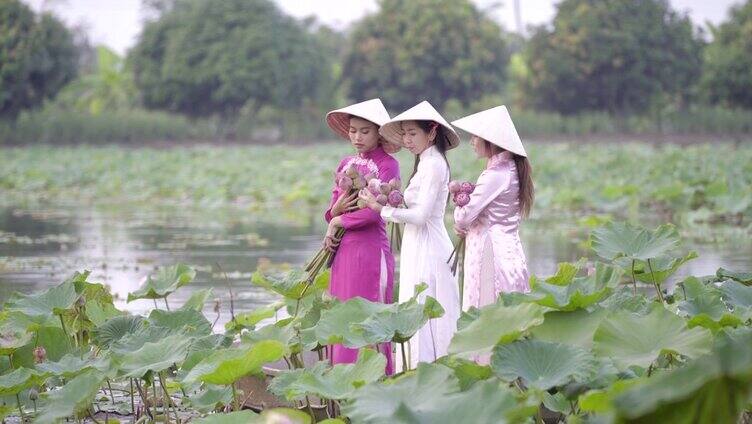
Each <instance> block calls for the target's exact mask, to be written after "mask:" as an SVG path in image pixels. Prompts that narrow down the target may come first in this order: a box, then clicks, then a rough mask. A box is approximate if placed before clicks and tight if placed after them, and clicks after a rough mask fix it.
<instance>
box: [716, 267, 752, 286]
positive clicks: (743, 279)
mask: <svg viewBox="0 0 752 424" xmlns="http://www.w3.org/2000/svg"><path fill="white" fill-rule="evenodd" d="M715 275H716V276H717V277H718V278H719V279H720V280H727V279H730V280H734V281H737V282H739V283H742V284H744V285H745V286H749V285H752V272H734V271H729V270H728V269H724V268H718V270H717V271H716V272H715Z"/></svg>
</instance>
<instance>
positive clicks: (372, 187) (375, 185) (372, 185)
mask: <svg viewBox="0 0 752 424" xmlns="http://www.w3.org/2000/svg"><path fill="white" fill-rule="evenodd" d="M379 186H381V181H379V179H378V178H371V179H370V180H368V191H370V192H371V194H373V195H374V196H378V195H379V193H380V191H379Z"/></svg>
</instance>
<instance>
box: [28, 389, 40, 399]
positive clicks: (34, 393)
mask: <svg viewBox="0 0 752 424" xmlns="http://www.w3.org/2000/svg"><path fill="white" fill-rule="evenodd" d="M37 399H39V390H37V388H36V387H32V388H31V389H29V400H32V401H36V400H37Z"/></svg>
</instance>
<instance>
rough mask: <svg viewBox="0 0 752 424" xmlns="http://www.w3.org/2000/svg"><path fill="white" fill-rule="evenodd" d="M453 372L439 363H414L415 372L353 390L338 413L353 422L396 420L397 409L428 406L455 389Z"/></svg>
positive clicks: (414, 409)
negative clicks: (351, 395) (415, 365)
mask: <svg viewBox="0 0 752 424" xmlns="http://www.w3.org/2000/svg"><path fill="white" fill-rule="evenodd" d="M459 388H460V387H459V382H458V381H457V379H456V378H455V377H454V372H453V371H452V370H451V369H449V368H447V367H445V366H443V365H435V364H427V363H423V362H421V363H418V367H417V369H416V371H415V373H413V374H410V375H407V376H405V377H403V378H400V379H398V380H394V381H388V382H379V383H373V384H369V385H367V386H365V387H362V388H361V389H360V390H358V391H356V392H355V393H354V394H353V397H352V398H351V402H348V403H347V404H343V405H342V413H343V414H344V415H345V416H347V417H349V418H350V419H351V420H352V421H353V422H373V423H390V422H400V421H399V420H398V419H397V418H396V417H397V414H398V413H400V411H402V410H404V409H406V408H409V410H411V411H424V410H427V409H431V408H432V407H433V406H434V405H435V403H436V402H437V401H438V400H441V399H446V397H447V396H449V395H450V394H452V393H457V392H458V391H459Z"/></svg>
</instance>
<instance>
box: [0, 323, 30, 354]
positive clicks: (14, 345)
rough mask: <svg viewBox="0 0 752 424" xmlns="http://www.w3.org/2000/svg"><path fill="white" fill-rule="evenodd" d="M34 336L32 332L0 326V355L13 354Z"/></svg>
mask: <svg viewBox="0 0 752 424" xmlns="http://www.w3.org/2000/svg"><path fill="white" fill-rule="evenodd" d="M33 337H34V335H33V334H32V333H28V332H26V331H18V330H15V329H12V328H9V327H8V326H4V327H3V328H0V355H2V356H7V355H11V354H13V353H14V352H15V351H16V350H18V349H20V348H21V347H23V346H24V345H26V344H27V343H29V342H30V341H31V339H32V338H33Z"/></svg>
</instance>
